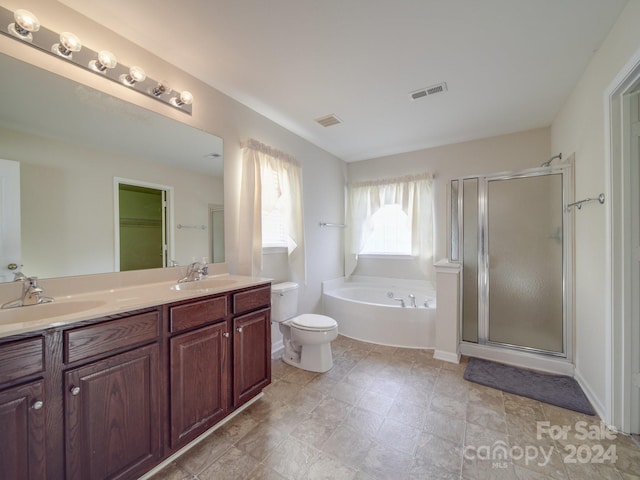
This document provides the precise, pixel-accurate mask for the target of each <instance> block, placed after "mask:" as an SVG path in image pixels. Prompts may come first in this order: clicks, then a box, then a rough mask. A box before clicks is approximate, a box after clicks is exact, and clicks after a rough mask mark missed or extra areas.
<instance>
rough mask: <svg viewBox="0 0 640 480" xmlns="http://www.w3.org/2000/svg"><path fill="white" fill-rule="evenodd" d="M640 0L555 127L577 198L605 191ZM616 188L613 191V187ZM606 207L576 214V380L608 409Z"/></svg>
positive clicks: (638, 35) (554, 140)
mask: <svg viewBox="0 0 640 480" xmlns="http://www.w3.org/2000/svg"><path fill="white" fill-rule="evenodd" d="M638 25H640V0H630V2H629V4H628V5H627V6H626V8H625V9H624V11H623V12H622V14H621V16H620V18H619V19H618V21H617V22H616V24H615V25H614V27H613V28H612V30H611V32H610V33H609V35H608V36H607V38H606V40H605V41H604V43H603V44H602V46H601V47H600V49H599V50H598V51H597V52H596V53H595V55H594V57H593V59H592V61H591V62H590V64H589V65H588V67H587V69H586V70H585V72H584V75H583V76H582V78H581V79H580V81H579V83H578V84H577V85H576V87H575V89H574V90H573V92H572V94H571V96H570V97H569V99H568V100H567V101H566V103H565V104H564V105H563V106H562V108H561V110H560V111H559V113H558V115H557V116H556V118H555V120H554V122H553V124H552V126H551V145H552V150H553V151H563V152H566V153H570V152H575V186H576V188H575V191H576V193H575V194H576V199H577V200H579V199H582V198H587V197H594V196H597V195H598V194H599V193H601V192H607V184H606V179H607V176H608V172H607V167H606V165H605V149H606V146H605V131H606V130H607V129H608V128H609V126H608V125H605V98H604V92H605V89H606V88H607V87H608V86H609V84H610V83H611V82H612V80H613V79H614V77H615V76H616V75H617V73H618V72H619V71H620V70H621V69H622V67H623V66H624V65H625V63H626V62H627V61H628V59H629V58H630V57H631V56H633V54H635V53H636V52H637V51H638V49H640V28H638ZM614 188H615V186H614ZM606 209H607V206H606V205H605V206H604V207H602V206H600V205H598V204H597V203H596V204H589V205H585V207H584V208H582V209H581V210H579V211H576V213H575V269H576V272H575V300H576V307H575V317H576V320H575V323H576V375H577V376H578V377H579V378H580V380H581V382H582V384H583V386H585V387H586V389H587V390H588V391H589V393H590V394H591V396H592V400H595V402H596V403H597V405H596V407H598V409H599V410H600V413H604V411H605V410H606V406H605V405H606V399H607V393H608V392H607V390H608V389H610V388H611V387H610V385H609V382H608V379H607V375H608V371H607V369H608V365H609V361H610V359H609V358H608V356H607V345H606V344H605V339H606V338H607V328H608V322H609V321H610V312H611V305H610V304H609V303H608V301H607V299H606V296H605V295H606V291H607V287H608V285H607V283H606V281H607V277H608V268H609V264H608V259H609V257H610V254H611V252H610V250H609V247H608V246H607V238H606V233H607V227H608V226H607V217H606Z"/></svg>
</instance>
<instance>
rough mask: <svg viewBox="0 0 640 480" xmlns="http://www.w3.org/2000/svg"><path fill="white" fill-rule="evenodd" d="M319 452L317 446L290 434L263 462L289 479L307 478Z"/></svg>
mask: <svg viewBox="0 0 640 480" xmlns="http://www.w3.org/2000/svg"><path fill="white" fill-rule="evenodd" d="M319 454H320V451H319V450H317V449H316V448H314V447H312V446H310V445H307V444H306V443H303V442H301V441H300V440H298V439H296V438H293V437H291V436H290V437H288V438H286V439H285V440H284V441H283V442H282V443H280V445H278V448H276V449H275V450H273V451H272V452H271V453H270V454H269V455H268V456H267V458H266V459H265V460H264V461H263V462H262V463H264V465H266V466H268V467H270V468H271V469H273V470H275V471H276V472H278V473H279V474H280V475H282V476H283V477H285V478H287V479H289V480H299V479H301V478H306V476H307V473H308V471H309V467H310V466H311V463H312V462H313V461H314V460H315V459H316V458H317V457H318V455H319Z"/></svg>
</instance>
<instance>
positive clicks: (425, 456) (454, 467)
mask: <svg viewBox="0 0 640 480" xmlns="http://www.w3.org/2000/svg"><path fill="white" fill-rule="evenodd" d="M415 456H416V458H420V459H422V461H423V462H425V461H427V460H429V461H430V462H431V463H432V464H433V465H434V466H436V467H439V468H440V469H441V470H445V471H448V472H460V471H461V469H462V447H461V445H458V444H455V443H452V442H449V441H448V440H444V439H442V438H440V437H436V436H435V435H431V434H430V433H427V432H423V433H422V434H421V435H420V440H419V441H418V448H417V449H416V455H415Z"/></svg>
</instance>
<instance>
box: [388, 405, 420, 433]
mask: <svg viewBox="0 0 640 480" xmlns="http://www.w3.org/2000/svg"><path fill="white" fill-rule="evenodd" d="M427 414H428V407H426V406H423V405H416V404H415V403H410V402H408V401H406V400H405V399H404V398H401V397H398V398H396V399H395V400H394V401H393V404H392V405H391V409H390V410H389V413H387V418H391V419H393V420H396V421H398V422H400V423H404V424H405V425H408V426H410V427H413V428H417V429H421V428H423V427H424V424H425V422H426V419H427Z"/></svg>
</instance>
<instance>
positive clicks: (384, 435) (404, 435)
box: [375, 418, 421, 455]
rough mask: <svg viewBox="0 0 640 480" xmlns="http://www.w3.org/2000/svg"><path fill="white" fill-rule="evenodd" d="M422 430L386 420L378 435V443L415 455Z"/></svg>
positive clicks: (376, 437)
mask: <svg viewBox="0 0 640 480" xmlns="http://www.w3.org/2000/svg"><path fill="white" fill-rule="evenodd" d="M420 434H421V430H420V429H418V428H413V427H409V426H408V425H406V424H404V423H400V422H397V421H395V420H392V419H390V418H386V419H385V421H384V422H383V423H382V425H381V426H380V428H379V429H378V432H377V433H376V436H375V439H376V443H378V444H379V445H382V446H384V447H386V448H392V449H395V450H398V451H400V452H404V453H408V454H410V455H413V454H414V453H415V451H416V448H417V446H418V440H419V439H420Z"/></svg>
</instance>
